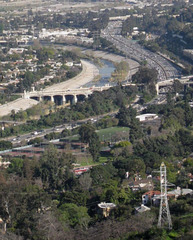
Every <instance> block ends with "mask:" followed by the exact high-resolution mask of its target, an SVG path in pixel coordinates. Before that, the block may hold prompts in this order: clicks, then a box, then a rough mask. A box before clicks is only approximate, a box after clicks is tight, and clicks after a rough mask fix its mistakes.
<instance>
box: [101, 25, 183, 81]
mask: <svg viewBox="0 0 193 240" xmlns="http://www.w3.org/2000/svg"><path fill="white" fill-rule="evenodd" d="M121 24H122V22H121V21H117V22H109V24H108V26H107V27H106V28H105V29H104V30H103V31H102V33H101V36H102V37H104V38H106V39H107V40H109V41H111V42H112V43H113V44H114V45H115V46H116V47H117V49H119V50H120V51H122V52H124V53H125V55H126V56H128V58H131V59H134V60H136V61H138V62H142V61H144V60H145V61H147V64H148V67H150V68H155V69H156V70H157V72H158V81H164V80H166V79H168V78H177V77H180V75H181V70H180V68H179V67H177V66H175V65H174V64H173V63H171V62H170V61H168V60H167V59H165V58H164V57H163V56H160V55H159V54H157V53H154V52H151V51H149V50H147V49H145V48H144V47H143V46H141V45H139V44H138V43H137V42H136V41H133V40H131V39H128V38H125V37H123V36H122V35H121Z"/></svg>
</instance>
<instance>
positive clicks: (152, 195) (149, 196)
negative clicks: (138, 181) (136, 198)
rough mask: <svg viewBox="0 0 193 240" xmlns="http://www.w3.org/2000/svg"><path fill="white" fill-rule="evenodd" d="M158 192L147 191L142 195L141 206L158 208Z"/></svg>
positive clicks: (159, 193)
mask: <svg viewBox="0 0 193 240" xmlns="http://www.w3.org/2000/svg"><path fill="white" fill-rule="evenodd" d="M160 195H161V192H160V191H152V190H151V191H148V192H145V193H144V194H143V195H142V204H144V205H148V204H151V205H155V206H158V205H159V202H160Z"/></svg>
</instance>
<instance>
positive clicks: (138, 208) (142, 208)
mask: <svg viewBox="0 0 193 240" xmlns="http://www.w3.org/2000/svg"><path fill="white" fill-rule="evenodd" d="M135 210H136V211H137V212H138V213H143V212H146V211H149V210H151V209H150V208H149V207H146V206H144V205H143V204H141V206H139V207H135Z"/></svg>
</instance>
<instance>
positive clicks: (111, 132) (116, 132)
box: [97, 127, 129, 141]
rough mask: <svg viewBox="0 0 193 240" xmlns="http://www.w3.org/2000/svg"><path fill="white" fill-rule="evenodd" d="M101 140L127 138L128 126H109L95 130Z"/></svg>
mask: <svg viewBox="0 0 193 240" xmlns="http://www.w3.org/2000/svg"><path fill="white" fill-rule="evenodd" d="M97 134H98V136H99V139H100V140H101V141H120V140H128V138H129V128H128V127H111V128H105V129H101V130H98V131H97Z"/></svg>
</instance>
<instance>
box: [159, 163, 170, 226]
mask: <svg viewBox="0 0 193 240" xmlns="http://www.w3.org/2000/svg"><path fill="white" fill-rule="evenodd" d="M160 188H161V201H160V210H159V219H158V225H157V226H158V227H159V228H163V227H167V228H169V229H172V220H171V216H170V210H169V205H168V198H167V177H166V166H165V164H164V163H163V162H162V164H161V166H160Z"/></svg>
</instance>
